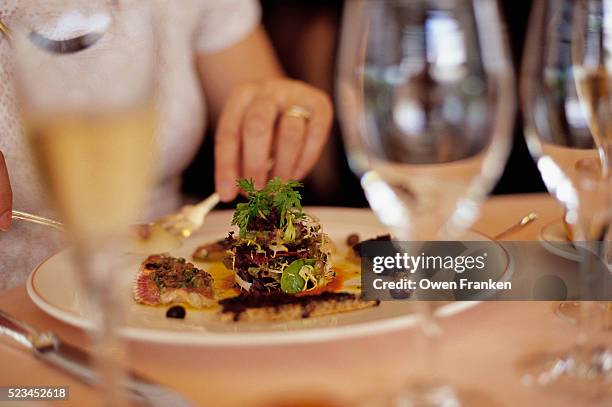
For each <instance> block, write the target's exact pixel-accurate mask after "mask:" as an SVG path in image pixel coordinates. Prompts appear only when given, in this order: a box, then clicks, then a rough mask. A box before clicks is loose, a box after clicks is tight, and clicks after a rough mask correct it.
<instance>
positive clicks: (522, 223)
mask: <svg viewBox="0 0 612 407" xmlns="http://www.w3.org/2000/svg"><path fill="white" fill-rule="evenodd" d="M536 219H538V214H537V213H535V212H529V213H528V214H527V215H525V216H523V217H522V218H521V220H519V221H518V222H516V223H515V224H513V225H511V226H510V227H508V228H507V229H505V230H503V231H501V232H500V233H498V234H496V235H495V236H493V239H495V240H499V239H501V238H502V237H505V236H508V235H509V234H511V233H514V232H517V231H519V230H520V229H522V228H524V227H525V226H527V225H529V224H530V223H531V222H533V221H534V220H536Z"/></svg>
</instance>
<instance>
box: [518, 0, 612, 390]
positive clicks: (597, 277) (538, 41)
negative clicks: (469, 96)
mask: <svg viewBox="0 0 612 407" xmlns="http://www.w3.org/2000/svg"><path fill="white" fill-rule="evenodd" d="M598 3H599V4H598ZM603 10H604V8H602V7H601V2H592V1H588V2H583V1H577V2H574V1H569V0H556V1H552V0H551V1H541V2H535V3H534V7H533V10H532V14H531V18H530V22H529V33H528V38H527V44H526V48H525V62H524V65H523V69H522V78H521V98H522V107H523V113H524V117H525V136H526V139H527V144H528V146H529V149H530V151H531V153H532V155H533V156H534V159H535V160H536V162H537V166H538V169H539V170H540V173H541V174H542V178H543V180H544V183H545V184H546V186H547V188H548V190H549V192H550V193H551V195H553V196H554V197H555V198H556V199H557V200H558V201H559V202H560V203H561V204H562V205H563V206H564V207H565V210H566V211H565V215H564V216H565V221H566V222H567V223H568V224H569V225H571V227H572V231H573V236H574V245H575V246H576V247H577V248H578V249H579V250H580V252H581V254H582V257H583V260H582V261H581V267H580V299H581V300H583V301H582V302H581V303H580V316H579V318H578V319H579V321H578V322H579V335H578V338H577V340H576V344H575V346H574V347H573V348H571V349H565V350H562V351H558V352H549V351H542V352H535V353H534V354H531V355H526V356H525V357H524V358H523V359H522V360H521V361H520V362H519V369H520V370H521V373H522V375H523V379H524V380H525V382H526V383H535V384H539V385H545V386H555V388H556V387H558V388H559V389H562V390H564V391H568V390H569V391H578V392H580V393H587V394H589V395H599V394H602V393H606V392H608V391H609V386H610V381H611V380H612V364H611V363H610V361H611V360H612V349H611V348H610V346H609V344H606V343H605V341H604V342H603V343H602V342H601V339H599V340H598V338H597V337H596V336H595V335H594V334H595V333H596V332H597V331H599V330H601V328H602V314H603V309H604V308H603V307H600V306H598V305H599V304H598V303H595V302H594V301H596V300H598V299H605V298H606V297H607V296H609V272H608V270H607V268H608V267H606V265H605V262H604V261H602V258H603V256H602V255H603V254H604V253H603V252H602V249H604V248H605V247H606V245H604V244H601V242H599V240H600V236H602V235H603V234H604V233H605V230H606V228H608V227H609V225H610V218H611V210H612V200H611V195H610V194H611V191H612V189H611V188H610V176H609V169H606V168H607V167H608V166H609V143H610V139H609V138H610V134H611V133H608V132H609V131H610V129H609V128H608V129H607V128H606V126H608V125H609V123H610V120H611V119H612V116H611V115H612V109H610V102H611V101H610V99H609V98H610V94H609V93H607V92H608V90H607V89H608V86H609V83H608V82H607V81H608V79H607V75H606V74H605V73H604V72H605V70H606V69H605V63H604V59H600V58H603V57H604V55H605V54H607V51H606V46H611V45H612V44H609V39H607V36H608V35H609V34H607V29H606V28H605V27H608V28H610V27H612V26H611V22H610V21H609V20H610V15H607V16H606V15H605V13H603ZM609 12H610V10H609V9H608V14H609ZM593 136H595V138H594V137H593ZM596 140H597V142H596Z"/></svg>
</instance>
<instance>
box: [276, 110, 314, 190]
mask: <svg viewBox="0 0 612 407" xmlns="http://www.w3.org/2000/svg"><path fill="white" fill-rule="evenodd" d="M305 133H306V121H305V120H304V119H302V118H299V117H291V116H286V115H283V116H281V118H280V119H279V122H278V126H277V128H276V141H275V152H274V160H275V163H274V170H273V175H274V176H275V177H280V178H281V179H282V180H285V181H286V180H288V179H289V178H291V176H292V175H293V170H294V169H295V165H296V162H297V160H298V157H299V156H300V151H301V150H302V146H303V144H304V138H305V136H306V134H305Z"/></svg>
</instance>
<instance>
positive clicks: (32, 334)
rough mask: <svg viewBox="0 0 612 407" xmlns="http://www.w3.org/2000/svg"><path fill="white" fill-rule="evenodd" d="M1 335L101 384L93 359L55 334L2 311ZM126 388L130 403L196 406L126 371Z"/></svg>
mask: <svg viewBox="0 0 612 407" xmlns="http://www.w3.org/2000/svg"><path fill="white" fill-rule="evenodd" d="M0 335H3V336H6V337H8V338H10V339H12V340H13V341H14V342H16V343H18V344H19V345H21V346H22V347H24V348H26V349H28V350H29V351H31V352H32V354H33V355H34V356H35V357H36V358H37V359H39V360H42V361H43V362H45V363H47V364H49V365H51V366H53V367H55V368H57V369H60V370H62V371H64V372H66V373H68V374H70V375H72V376H74V377H75V378H77V379H78V380H80V381H82V382H83V383H85V384H88V385H92V386H95V385H98V384H99V383H100V378H99V377H98V373H97V372H96V371H95V369H94V367H93V365H92V357H91V355H90V354H88V353H87V352H85V351H84V350H82V349H80V348H77V347H75V346H72V345H70V344H67V343H65V342H62V341H61V340H60V339H59V338H58V337H57V336H56V335H55V334H53V333H52V332H49V331H46V332H38V331H36V330H35V329H34V328H33V327H31V326H30V325H29V324H27V323H25V322H23V321H19V320H17V319H16V318H14V317H13V316H11V315H9V314H7V313H6V312H4V311H2V310H0ZM127 373H128V374H127V377H126V381H125V382H124V387H125V391H126V394H127V396H128V398H129V401H130V402H132V403H135V404H137V405H140V406H150V407H158V406H159V407H162V406H163V407H190V406H193V404H192V403H191V402H189V401H187V400H186V399H185V398H183V397H182V396H181V395H179V394H178V393H176V392H174V391H172V390H170V389H168V388H166V387H163V386H162V385H160V384H158V383H155V382H153V381H151V380H149V379H147V378H145V377H143V376H141V375H139V374H138V373H136V372H134V371H128V372H127Z"/></svg>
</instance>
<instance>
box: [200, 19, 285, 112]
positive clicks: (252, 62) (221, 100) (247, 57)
mask: <svg viewBox="0 0 612 407" xmlns="http://www.w3.org/2000/svg"><path fill="white" fill-rule="evenodd" d="M198 68H199V71H200V78H201V80H202V86H203V87H204V92H205V95H206V102H207V108H208V114H209V117H210V118H211V119H212V122H213V123H216V122H217V120H218V118H219V115H220V114H221V111H222V109H223V106H225V102H226V101H227V99H228V97H229V95H230V93H231V92H232V90H233V89H234V87H236V86H238V85H241V84H244V83H248V82H258V81H262V80H265V79H271V78H282V77H283V76H284V73H283V70H282V68H281V66H280V63H279V62H278V59H277V58H276V54H275V53H274V49H273V48H272V44H271V43H270V40H269V39H268V35H267V34H266V32H265V31H264V29H263V28H262V27H261V26H259V27H258V28H257V29H256V30H255V31H253V33H251V34H250V35H249V36H248V37H246V38H245V39H243V40H242V41H240V42H238V43H237V44H235V45H234V46H232V47H231V48H229V49H226V50H223V51H220V52H216V53H214V54H200V55H198Z"/></svg>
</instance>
